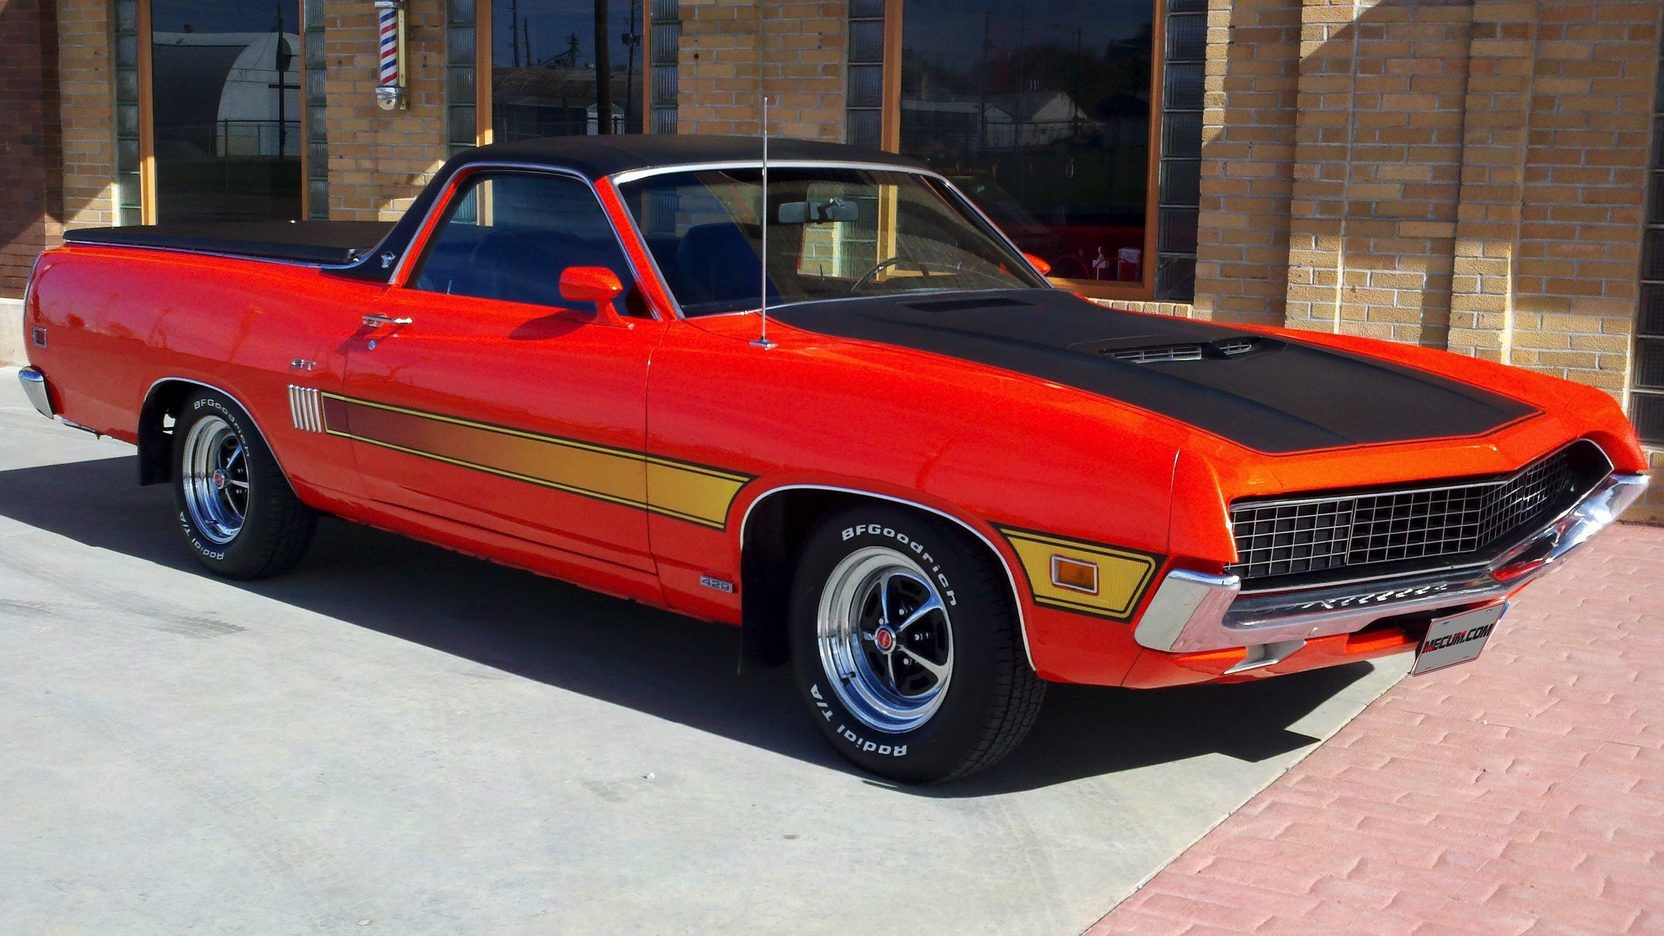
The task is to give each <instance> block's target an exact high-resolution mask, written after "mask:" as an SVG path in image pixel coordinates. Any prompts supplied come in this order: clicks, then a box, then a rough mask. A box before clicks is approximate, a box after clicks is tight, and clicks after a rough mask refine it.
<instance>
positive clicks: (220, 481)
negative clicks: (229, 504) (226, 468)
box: [213, 470, 225, 491]
mask: <svg viewBox="0 0 1664 936" xmlns="http://www.w3.org/2000/svg"><path fill="white" fill-rule="evenodd" d="M213 477H214V490H216V491H223V490H225V472H223V471H219V470H215V472H214V476H213Z"/></svg>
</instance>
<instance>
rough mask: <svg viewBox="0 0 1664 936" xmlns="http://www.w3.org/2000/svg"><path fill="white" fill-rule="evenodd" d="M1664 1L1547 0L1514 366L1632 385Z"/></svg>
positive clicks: (1517, 290)
mask: <svg viewBox="0 0 1664 936" xmlns="http://www.w3.org/2000/svg"><path fill="white" fill-rule="evenodd" d="M1661 13H1664V2H1660V0H1634V2H1621V0H1539V4H1538V11H1537V36H1536V43H1535V54H1534V55H1533V56H1532V58H1533V60H1534V65H1533V72H1532V75H1531V96H1532V101H1533V103H1532V105H1531V112H1530V118H1529V122H1528V124H1527V131H1528V132H1527V136H1526V140H1525V145H1526V152H1525V159H1524V162H1523V174H1522V178H1521V182H1520V184H1521V186H1522V188H1523V195H1522V197H1521V206H1522V207H1521V210H1520V224H1519V239H1518V248H1517V252H1516V253H1515V256H1514V263H1513V283H1512V286H1513V315H1512V331H1511V334H1512V341H1511V347H1510V349H1509V355H1508V360H1509V362H1510V363H1513V364H1517V365H1520V366H1523V367H1529V368H1532V369H1534V370H1540V371H1543V372H1544V373H1548V374H1553V375H1555V376H1559V377H1567V378H1570V379H1572V380H1576V381H1578V382H1580V383H1585V384H1590V385H1592V386H1596V387H1601V388H1603V389H1605V390H1609V391H1611V392H1613V393H1614V394H1621V393H1622V392H1623V390H1624V387H1625V385H1626V382H1627V381H1626V377H1627V368H1628V367H1629V366H1630V360H1629V344H1630V335H1631V333H1632V332H1633V331H1634V328H1635V313H1636V302H1637V299H1638V298H1639V286H1638V282H1637V280H1638V277H1637V271H1638V269H1639V265H1640V262H1641V230H1642V227H1641V226H1642V223H1643V212H1644V206H1643V205H1642V200H1643V196H1644V193H1645V192H1646V183H1647V163H1648V159H1649V157H1650V153H1651V148H1652V145H1653V142H1652V138H1651V134H1652V131H1653V118H1652V114H1653V111H1652V108H1653V97H1654V94H1655V84H1654V78H1655V72H1656V71H1657V66H1658V43H1659V32H1658V30H1659V17H1660V14H1661Z"/></svg>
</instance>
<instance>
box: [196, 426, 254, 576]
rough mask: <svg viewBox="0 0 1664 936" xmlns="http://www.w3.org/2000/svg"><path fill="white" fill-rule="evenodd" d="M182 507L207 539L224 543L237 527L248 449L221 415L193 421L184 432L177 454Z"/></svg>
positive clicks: (244, 506)
mask: <svg viewBox="0 0 1664 936" xmlns="http://www.w3.org/2000/svg"><path fill="white" fill-rule="evenodd" d="M179 471H180V480H181V481H182V482H183V485H182V486H183V488H184V500H185V508H186V510H187V511H189V513H190V515H191V523H192V525H193V526H195V527H196V528H197V529H198V530H200V531H201V532H202V535H203V536H204V537H206V538H207V539H208V541H209V542H211V543H214V544H216V545H219V546H225V545H228V544H229V543H231V542H232V541H233V540H235V539H236V538H237V534H238V533H241V532H242V530H243V518H244V517H245V516H247V514H248V498H249V480H248V477H249V475H248V449H247V448H246V447H245V446H244V445H243V443H242V440H241V439H238V438H237V432H236V430H234V429H232V428H231V424H230V423H228V422H226V421H225V419H224V418H223V417H221V416H218V415H215V414H211V413H210V414H208V415H205V416H203V417H202V418H201V419H198V420H197V421H196V422H195V423H194V424H192V426H191V430H190V432H188V433H186V435H185V451H184V453H183V454H182V455H181V456H180V466H179Z"/></svg>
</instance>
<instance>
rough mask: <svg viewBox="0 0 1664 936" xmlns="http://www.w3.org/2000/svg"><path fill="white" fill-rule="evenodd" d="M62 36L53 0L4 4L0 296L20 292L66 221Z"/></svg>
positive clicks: (0, 30)
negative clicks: (60, 86)
mask: <svg viewBox="0 0 1664 936" xmlns="http://www.w3.org/2000/svg"><path fill="white" fill-rule="evenodd" d="M57 69H58V40H57V21H56V11H55V10H54V9H53V7H52V3H51V0H8V2H5V3H0V114H4V115H5V117H4V119H0V165H4V166H5V167H6V169H5V178H6V184H5V185H4V186H0V297H9V298H17V297H19V296H21V295H23V286H24V283H25V282H27V280H28V277H29V268H30V266H32V265H33V263H34V260H35V257H36V256H38V255H39V254H40V252H41V251H42V250H43V249H45V247H46V246H47V244H48V243H50V242H51V241H52V239H53V238H55V237H57V236H58V234H59V232H60V230H61V227H62V214H63V191H62V185H63V175H62V173H63V169H62V159H63V157H62V152H61V148H60V147H61V144H60V141H59V138H58V136H59V130H58V73H57Z"/></svg>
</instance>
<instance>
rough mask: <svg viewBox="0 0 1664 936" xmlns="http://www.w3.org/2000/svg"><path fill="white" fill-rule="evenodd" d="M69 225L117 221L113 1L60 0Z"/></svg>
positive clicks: (60, 85) (66, 216) (60, 81)
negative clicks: (112, 46) (111, 6)
mask: <svg viewBox="0 0 1664 936" xmlns="http://www.w3.org/2000/svg"><path fill="white" fill-rule="evenodd" d="M56 5H57V8H58V91H59V100H60V104H61V105H62V119H61V128H62V144H63V163H64V177H63V199H64V207H63V220H64V225H65V226H66V227H101V226H106V225H111V224H115V223H116V210H115V194H116V184H115V178H116V131H115V124H116V100H115V99H116V90H115V78H114V75H113V72H112V70H111V68H112V56H111V53H112V52H113V49H112V48H111V38H112V36H113V35H114V30H115V26H114V24H113V23H111V22H110V2H109V0H57V4H56Z"/></svg>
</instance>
